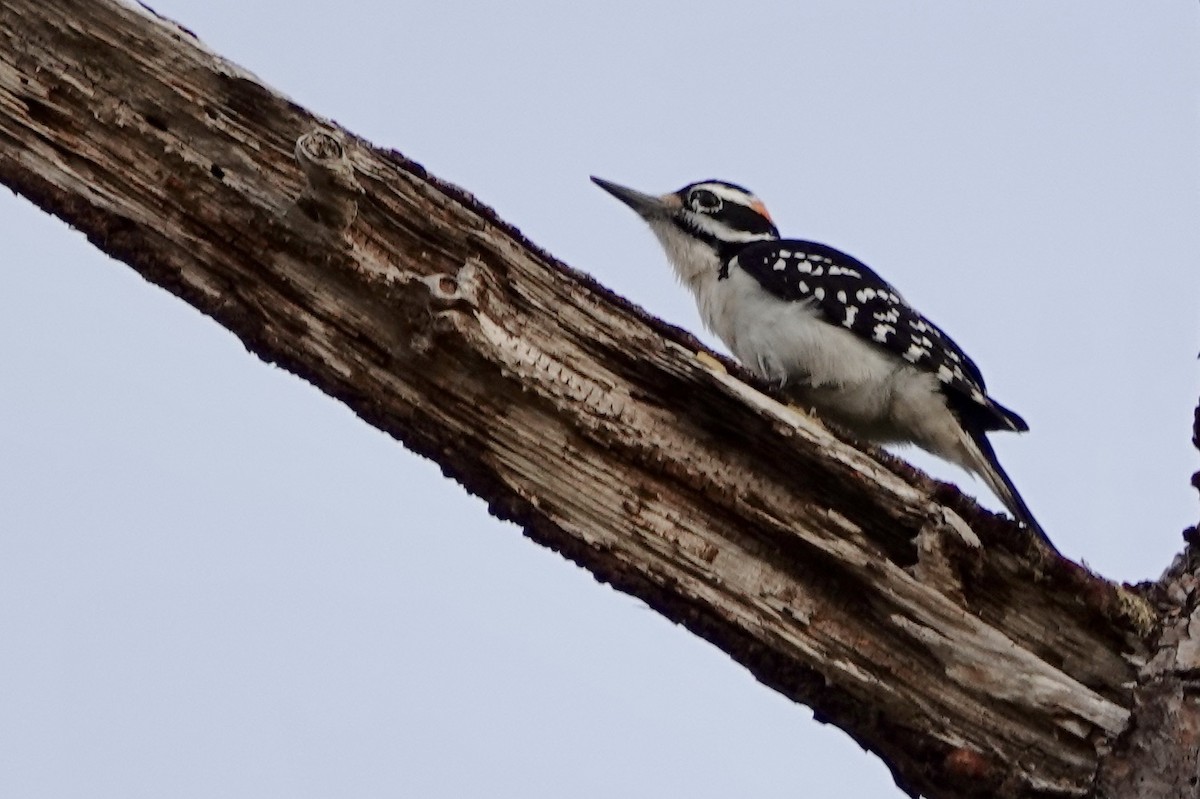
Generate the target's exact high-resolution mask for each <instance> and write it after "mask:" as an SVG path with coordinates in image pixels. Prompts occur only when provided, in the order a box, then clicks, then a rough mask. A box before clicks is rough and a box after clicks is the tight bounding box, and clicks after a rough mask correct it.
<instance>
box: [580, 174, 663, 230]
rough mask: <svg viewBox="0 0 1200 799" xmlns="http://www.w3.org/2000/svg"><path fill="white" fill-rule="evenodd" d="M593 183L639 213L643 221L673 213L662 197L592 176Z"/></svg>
mask: <svg viewBox="0 0 1200 799" xmlns="http://www.w3.org/2000/svg"><path fill="white" fill-rule="evenodd" d="M592 183H595V184H596V185H597V186H599V187H600V188H602V189H604V190H605V191H606V192H608V193H609V194H611V195H612V196H614V197H616V198H617V199H618V200H620V201H621V202H623V203H625V204H626V205H628V206H629V207H630V208H632V209H633V210H635V211H637V212H638V215H639V216H640V217H642V218H643V219H652V218H654V217H663V216H669V215H670V214H671V212H672V210H674V209H673V207H672V205H671V204H670V203H669V202H668V201H667V200H665V199H663V198H662V197H655V196H654V195H652V194H642V193H641V192H640V191H635V190H633V189H628V188H626V187H624V186H621V185H619V184H617V183H613V182H611V181H608V180H604V179H603V178H598V177H596V176H595V175H593V176H592Z"/></svg>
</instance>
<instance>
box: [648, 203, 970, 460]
mask: <svg viewBox="0 0 1200 799" xmlns="http://www.w3.org/2000/svg"><path fill="white" fill-rule="evenodd" d="M654 228H655V233H657V234H658V238H659V241H660V242H661V243H662V245H663V248H664V249H665V250H666V253H667V257H668V258H669V259H670V261H671V264H672V266H674V267H675V271H676V274H678V276H679V278H680V280H681V281H682V282H683V283H684V285H686V286H687V287H688V288H689V289H691V291H692V293H693V294H694V295H695V297H696V303H697V305H698V306H699V310H700V318H701V319H702V320H703V321H704V325H705V327H707V328H708V329H709V330H711V331H712V332H713V333H715V334H716V335H717V336H718V337H720V339H721V340H722V341H723V342H725V345H726V346H728V347H729V349H730V351H731V352H732V353H733V355H734V357H736V358H737V359H738V360H739V361H740V362H741V363H742V364H743V365H745V366H746V367H747V368H749V369H750V370H751V371H753V372H756V373H757V374H758V375H760V376H761V377H763V378H764V379H766V380H769V381H771V382H774V383H778V384H779V385H781V386H787V387H788V388H789V390H790V392H792V393H794V394H795V395H796V398H797V400H798V401H800V402H801V403H804V404H805V405H807V407H811V408H814V409H816V410H817V412H818V413H820V414H821V415H822V416H825V417H826V418H829V419H832V420H834V421H837V422H839V423H841V424H842V425H844V426H846V427H849V428H850V429H851V430H852V431H854V432H855V433H857V434H858V435H861V436H863V437H866V438H871V439H874V440H878V441H918V442H920V441H921V440H922V439H941V438H943V437H944V436H945V435H946V434H947V433H948V428H946V420H947V419H949V417H948V414H947V411H946V404H945V399H944V398H943V396H942V394H941V392H940V390H939V388H938V385H937V380H936V379H935V378H934V377H933V376H932V375H930V374H928V373H926V372H922V371H921V370H919V369H916V368H914V367H912V366H911V365H910V364H908V363H907V362H905V361H903V360H901V359H899V358H896V357H894V356H892V355H891V354H889V353H887V352H886V351H884V350H882V349H881V348H879V347H877V346H875V345H874V344H872V343H870V342H867V341H864V340H863V339H862V338H860V337H859V336H857V335H855V334H854V333H852V332H850V331H849V330H847V329H845V328H843V327H839V326H836V325H832V324H830V323H828V322H826V321H824V320H823V319H822V318H821V317H820V315H819V311H818V310H817V309H816V308H815V307H814V306H813V304H812V303H811V302H788V301H785V300H781V299H779V298H777V297H775V296H774V295H772V294H770V293H768V292H767V291H766V290H765V289H763V288H762V286H761V285H760V284H759V283H758V281H757V280H755V279H754V278H753V277H751V276H750V275H748V274H746V272H744V271H743V270H741V269H739V268H737V266H736V265H734V266H732V267H731V268H730V269H729V273H728V276H727V277H725V278H723V279H722V278H720V277H719V271H720V266H721V265H720V263H719V262H718V259H717V257H716V254H715V253H713V251H712V250H711V249H710V248H709V247H707V246H706V245H704V244H703V243H701V242H698V241H696V240H695V239H692V238H691V237H687V236H683V235H681V234H679V233H678V231H675V230H674V229H673V228H672V227H669V226H664V227H663V228H659V226H654ZM931 424H935V426H936V427H937V428H938V429H937V430H933V429H929V430H924V429H922V428H925V427H928V426H930V425H931ZM943 428H946V429H943ZM930 443H932V441H931V442H930Z"/></svg>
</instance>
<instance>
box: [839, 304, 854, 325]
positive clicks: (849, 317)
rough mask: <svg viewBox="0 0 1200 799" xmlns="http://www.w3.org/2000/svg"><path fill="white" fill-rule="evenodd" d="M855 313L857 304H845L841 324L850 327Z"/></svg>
mask: <svg viewBox="0 0 1200 799" xmlns="http://www.w3.org/2000/svg"><path fill="white" fill-rule="evenodd" d="M857 314H858V306H857V305H847V306H846V318H845V320H844V321H843V322H842V324H843V325H845V326H846V327H851V326H853V324H854V317H855V316H856V315H857Z"/></svg>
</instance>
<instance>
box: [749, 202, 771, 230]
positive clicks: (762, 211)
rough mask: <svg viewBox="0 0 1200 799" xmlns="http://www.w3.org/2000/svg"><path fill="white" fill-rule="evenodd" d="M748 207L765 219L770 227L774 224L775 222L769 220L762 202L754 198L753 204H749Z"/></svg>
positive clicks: (769, 216) (769, 217)
mask: <svg viewBox="0 0 1200 799" xmlns="http://www.w3.org/2000/svg"><path fill="white" fill-rule="evenodd" d="M750 207H751V208H753V209H754V210H755V211H758V212H759V213H760V214H762V215H763V217H765V218H766V220H767V221H768V222H770V223H771V224H772V225H773V224H775V220H774V219H772V218H771V215H770V214H769V213H767V206H765V205H763V201H762V200H760V199H758V198H755V200H754V202H752V203H750Z"/></svg>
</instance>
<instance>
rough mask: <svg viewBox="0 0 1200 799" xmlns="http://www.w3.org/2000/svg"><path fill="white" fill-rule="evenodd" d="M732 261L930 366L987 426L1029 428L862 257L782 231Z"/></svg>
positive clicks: (766, 284) (786, 295) (778, 292)
mask: <svg viewBox="0 0 1200 799" xmlns="http://www.w3.org/2000/svg"><path fill="white" fill-rule="evenodd" d="M731 268H740V269H743V270H744V271H745V272H746V273H747V274H749V275H751V276H752V277H753V278H754V279H755V280H757V281H758V283H759V284H760V285H761V286H762V287H763V288H764V289H766V290H767V291H769V292H771V293H772V294H774V295H775V296H777V297H781V298H783V299H785V300H790V301H796V302H800V301H810V302H812V303H813V304H814V306H815V307H816V308H818V309H819V310H820V311H821V314H822V316H824V318H825V320H826V321H828V322H829V323H830V324H834V325H841V326H842V327H845V328H848V329H849V330H851V331H853V332H854V333H856V334H858V335H859V336H860V337H862V338H863V339H866V340H867V341H872V342H874V343H875V344H877V345H878V346H880V347H882V348H884V349H885V350H887V351H889V352H891V353H893V354H895V355H897V356H899V357H901V358H903V359H904V360H906V361H908V362H909V363H911V364H913V365H914V366H916V367H918V368H920V369H923V370H925V371H927V372H930V373H932V374H934V375H935V376H936V377H937V378H938V380H940V381H941V384H942V389H943V391H945V393H946V395H947V397H949V398H950V399H951V400H952V401H953V402H954V404H955V405H956V406H957V407H959V408H960V410H964V411H965V410H970V411H973V413H971V415H972V416H976V417H977V418H978V416H979V412H980V411H983V414H982V418H979V421H980V422H981V423H982V424H984V426H985V429H992V430H995V429H1001V428H1006V429H1010V430H1027V429H1028V425H1026V424H1025V422H1024V421H1023V420H1022V419H1021V417H1019V416H1017V415H1016V414H1015V413H1013V412H1012V411H1009V410H1008V409H1006V408H1004V407H1003V406H1001V405H999V404H998V403H996V402H994V401H993V400H991V399H990V398H989V397H988V396H987V387H986V386H985V384H984V382H983V375H982V374H980V372H979V367H978V366H976V365H975V362H974V361H972V360H971V359H970V358H968V357H967V354H966V353H965V352H963V351H962V350H961V349H960V348H959V346H958V345H957V344H955V343H954V341H953V340H952V339H951V338H950V337H949V336H947V335H946V334H945V333H943V332H942V331H941V329H940V328H939V327H938V326H937V325H935V324H933V323H932V322H930V321H929V320H928V319H926V318H925V317H924V316H922V315H921V314H920V313H918V312H917V311H916V309H914V308H913V307H912V306H910V305H909V304H908V303H907V302H905V301H904V298H903V297H901V296H900V294H899V292H897V291H896V290H895V289H894V288H892V286H891V285H889V284H888V282H887V281H885V280H884V279H883V278H881V277H880V276H879V275H877V274H875V272H874V271H873V270H872V269H871V268H870V267H869V266H867V265H866V264H864V263H862V262H861V261H858V260H857V259H855V258H852V257H851V256H849V255H846V254H845V253H843V252H840V251H838V250H835V249H833V248H832V247H827V246H825V245H824V244H817V243H815V242H811V241H796V240H787V239H783V240H779V241H764V242H758V243H755V244H750V245H747V246H746V247H745V248H743V249H742V250H741V251H740V252H739V253H738V254H737V256H736V257H734V258H733V259H731V260H730V262H729V263H728V264H727V265H726V267H725V269H723V270H722V277H725V276H727V275H728V270H729V269H731ZM972 406H973V407H972Z"/></svg>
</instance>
